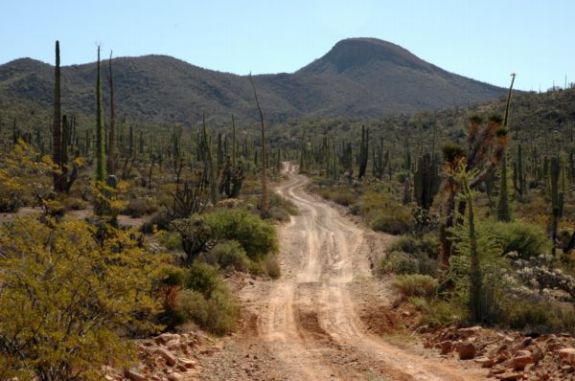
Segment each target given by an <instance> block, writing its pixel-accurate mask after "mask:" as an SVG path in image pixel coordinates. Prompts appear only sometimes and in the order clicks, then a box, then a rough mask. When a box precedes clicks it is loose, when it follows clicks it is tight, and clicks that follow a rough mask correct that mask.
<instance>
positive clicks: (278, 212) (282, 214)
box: [269, 192, 298, 222]
mask: <svg viewBox="0 0 575 381" xmlns="http://www.w3.org/2000/svg"><path fill="white" fill-rule="evenodd" d="M297 214H298V209H297V206H295V204H294V203H292V202H291V201H290V200H287V199H285V198H283V197H281V196H280V195H278V194H277V193H274V192H272V193H270V197H269V216H270V218H271V219H272V220H276V221H281V222H285V221H289V219H290V216H295V215H297Z"/></svg>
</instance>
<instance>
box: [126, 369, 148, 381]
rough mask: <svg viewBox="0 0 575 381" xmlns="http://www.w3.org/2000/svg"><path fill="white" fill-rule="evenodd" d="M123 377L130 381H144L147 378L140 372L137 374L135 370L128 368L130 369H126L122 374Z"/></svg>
mask: <svg viewBox="0 0 575 381" xmlns="http://www.w3.org/2000/svg"><path fill="white" fill-rule="evenodd" d="M124 376H126V377H127V378H129V379H130V380H133V381H146V380H147V378H146V377H145V376H144V375H142V374H141V373H140V372H138V371H137V370H136V369H133V368H130V369H126V371H125V372H124Z"/></svg>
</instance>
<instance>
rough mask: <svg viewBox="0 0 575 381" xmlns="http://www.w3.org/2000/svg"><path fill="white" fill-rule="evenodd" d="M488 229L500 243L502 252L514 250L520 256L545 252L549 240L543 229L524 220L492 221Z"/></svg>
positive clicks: (531, 255) (524, 256)
mask: <svg viewBox="0 0 575 381" xmlns="http://www.w3.org/2000/svg"><path fill="white" fill-rule="evenodd" d="M489 231H490V233H491V234H492V235H493V236H494V238H495V239H496V240H497V241H498V243H499V244H500V245H501V248H502V250H503V253H502V254H506V253H509V252H512V251H515V252H517V253H518V254H519V256H520V257H522V258H529V257H533V256H537V255H540V254H542V253H544V252H546V250H547V248H548V247H549V240H548V238H547V235H546V234H545V232H544V231H543V229H541V228H539V227H538V226H536V225H532V224H527V223H524V222H507V223H505V222H494V223H491V224H490V225H489Z"/></svg>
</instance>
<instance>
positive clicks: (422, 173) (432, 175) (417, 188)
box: [414, 153, 440, 210]
mask: <svg viewBox="0 0 575 381" xmlns="http://www.w3.org/2000/svg"><path fill="white" fill-rule="evenodd" d="M439 182H440V178H439V173H438V165H437V159H436V157H432V155H431V154H430V153H426V154H424V155H423V156H421V157H420V158H419V159H418V161H417V169H416V171H415V173H414V193H415V201H416V203H417V205H419V207H421V208H422V209H424V210H429V208H430V207H431V204H433V198H434V197H435V195H436V194H437V192H438V191H439Z"/></svg>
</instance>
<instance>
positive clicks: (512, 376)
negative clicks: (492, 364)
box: [497, 373, 523, 381]
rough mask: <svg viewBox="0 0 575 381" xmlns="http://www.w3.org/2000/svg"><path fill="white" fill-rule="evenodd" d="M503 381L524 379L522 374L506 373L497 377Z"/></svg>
mask: <svg viewBox="0 0 575 381" xmlns="http://www.w3.org/2000/svg"><path fill="white" fill-rule="evenodd" d="M497 378H498V379H499V380H501V381H517V380H520V379H522V378H523V374H522V373H504V374H500V375H498V376H497Z"/></svg>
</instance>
